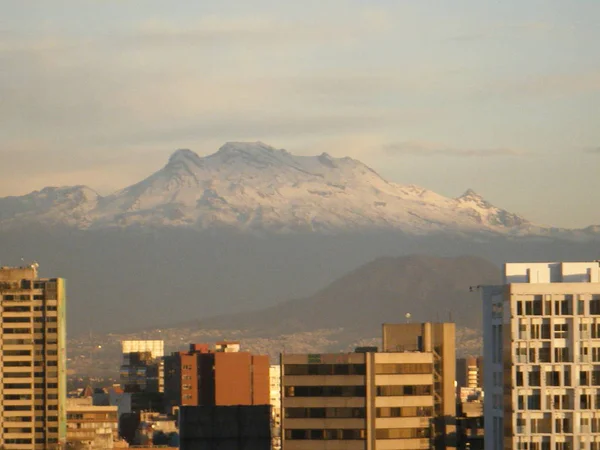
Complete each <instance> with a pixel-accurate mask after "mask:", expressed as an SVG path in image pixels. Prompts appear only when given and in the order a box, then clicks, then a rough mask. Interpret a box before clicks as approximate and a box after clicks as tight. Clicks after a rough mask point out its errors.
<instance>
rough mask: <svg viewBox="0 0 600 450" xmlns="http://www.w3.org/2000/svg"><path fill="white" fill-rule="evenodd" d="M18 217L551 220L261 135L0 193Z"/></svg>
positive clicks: (518, 230) (276, 223)
mask: <svg viewBox="0 0 600 450" xmlns="http://www.w3.org/2000/svg"><path fill="white" fill-rule="evenodd" d="M24 223H43V224H52V225H55V224H64V225H68V226H74V227H78V228H99V227H126V226H142V227H191V228H198V229H206V228H211V227H227V228H233V229H238V230H243V231H277V232H294V231H317V232H336V231H349V230H361V229H398V230H402V231H404V232H407V233H415V234H427V233H430V232H435V231H452V232H487V233H494V234H497V233H499V234H512V235H527V234H533V235H546V234H548V233H549V230H550V229H546V228H543V227H538V226H534V225H533V224H531V223H530V222H528V221H527V220H526V219H524V218H522V217H520V216H518V215H515V214H512V213H510V212H508V211H505V210H503V209H500V208H497V207H495V206H493V205H491V204H489V203H488V202H486V201H485V200H484V199H483V198H482V197H481V196H479V195H478V194H476V193H475V192H473V191H471V190H468V191H467V192H465V194H464V195H462V196H460V197H458V198H448V197H444V196H442V195H439V194H436V193H435V192H432V191H429V190H427V189H423V188H420V187H417V186H412V185H400V184H396V183H391V182H389V181H386V180H384V179H383V178H382V177H380V176H379V175H378V174H377V173H376V172H375V171H373V170H372V169H370V168H369V167H367V166H366V165H364V164H363V163H361V162H359V161H356V160H354V159H351V158H333V157H331V156H330V155H328V154H326V153H323V154H322V155H319V156H295V155H292V154H290V153H289V152H287V151H285V150H278V149H275V148H273V147H270V146H268V145H265V144H263V143H261V142H256V143H240V142H230V143H227V144H225V145H223V146H222V147H221V148H220V149H219V150H218V151H217V152H216V153H214V154H212V155H210V156H206V157H200V156H198V155H197V154H196V153H194V152H192V151H190V150H177V151H176V152H175V153H173V154H172V155H171V157H170V158H169V161H168V163H167V164H166V166H165V167H163V168H162V169H160V170H159V171H158V172H156V173H154V174H152V175H151V176H149V177H148V178H146V179H144V180H142V181H140V182H139V183H137V184H134V185H132V186H129V187H127V188H125V189H123V190H121V191H118V192H116V193H114V194H113V195H109V196H106V197H100V196H99V195H98V194H97V193H95V192H94V191H93V190H91V189H89V188H87V187H85V186H75V187H61V188H45V189H43V190H41V191H36V192H33V193H31V194H28V195H25V196H22V197H6V198H0V226H2V227H3V228H6V227H13V226H19V225H21V224H24Z"/></svg>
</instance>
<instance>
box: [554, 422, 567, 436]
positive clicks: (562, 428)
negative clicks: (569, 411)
mask: <svg viewBox="0 0 600 450" xmlns="http://www.w3.org/2000/svg"><path fill="white" fill-rule="evenodd" d="M554 427H555V432H556V433H570V432H571V426H570V422H569V419H554Z"/></svg>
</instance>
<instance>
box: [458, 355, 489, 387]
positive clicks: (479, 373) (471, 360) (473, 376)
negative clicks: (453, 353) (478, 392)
mask: <svg viewBox="0 0 600 450" xmlns="http://www.w3.org/2000/svg"><path fill="white" fill-rule="evenodd" d="M456 384H457V388H458V389H459V390H460V389H461V388H468V389H483V356H477V357H475V356H469V357H467V358H458V359H457V360H456Z"/></svg>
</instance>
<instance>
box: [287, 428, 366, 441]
mask: <svg viewBox="0 0 600 450" xmlns="http://www.w3.org/2000/svg"><path fill="white" fill-rule="evenodd" d="M366 435H367V433H366V431H365V430H362V429H343V430H302V429H300V430H285V439H287V440H318V441H322V440H344V441H349V440H363V439H365V438H366Z"/></svg>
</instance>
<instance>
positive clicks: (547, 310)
mask: <svg viewBox="0 0 600 450" xmlns="http://www.w3.org/2000/svg"><path fill="white" fill-rule="evenodd" d="M536 297H537V298H536V299H534V300H525V301H518V302H517V315H518V316H552V315H555V316H570V315H573V296H572V295H566V296H565V299H564V300H542V298H541V297H542V296H541V295H537V296H536ZM585 304H586V300H577V303H576V305H577V315H588V314H589V315H592V316H598V315H600V297H599V296H597V295H594V296H593V298H592V299H591V300H589V312H586V308H585Z"/></svg>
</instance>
